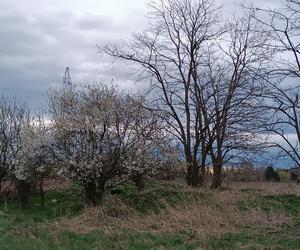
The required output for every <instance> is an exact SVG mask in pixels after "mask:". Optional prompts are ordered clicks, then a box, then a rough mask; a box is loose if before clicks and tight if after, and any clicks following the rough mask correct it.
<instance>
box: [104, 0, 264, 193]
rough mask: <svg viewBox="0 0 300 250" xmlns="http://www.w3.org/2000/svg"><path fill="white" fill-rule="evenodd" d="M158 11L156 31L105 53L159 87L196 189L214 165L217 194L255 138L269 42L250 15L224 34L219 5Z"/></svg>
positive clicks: (157, 95) (168, 5) (189, 2)
mask: <svg viewBox="0 0 300 250" xmlns="http://www.w3.org/2000/svg"><path fill="white" fill-rule="evenodd" d="M150 7H151V8H152V10H153V12H151V15H150V25H149V29H147V30H146V31H145V32H144V33H141V34H138V35H136V36H135V37H134V39H133V41H132V42H131V43H129V44H125V45H124V46H123V47H120V46H113V45H107V46H105V47H103V48H101V50H102V51H104V52H105V53H107V54H108V55H110V56H112V57H114V58H116V59H122V60H127V61H130V62H133V63H135V64H137V65H139V66H140V69H141V72H142V74H143V76H145V77H148V79H150V80H151V84H152V85H151V86H152V91H153V93H154V95H153V96H154V103H155V104H156V106H154V108H156V109H157V110H160V111H162V112H163V114H164V117H165V118H166V119H165V120H166V122H167V123H168V124H169V132H170V133H172V134H173V135H174V136H175V137H176V138H177V139H178V140H179V141H180V142H181V144H182V147H183V151H184V154H185V160H186V165H187V175H186V177H187V183H188V185H192V186H198V185H201V184H202V183H203V181H204V175H205V167H206V165H207V163H208V161H209V160H211V161H212V163H213V166H214V178H213V184H212V187H213V188H217V187H219V186H220V185H221V175H222V166H223V163H224V159H225V158H226V156H227V154H228V152H229V151H230V150H232V149H237V148H246V141H247V140H249V139H250V138H251V137H253V134H252V135H251V133H250V128H251V126H250V125H251V122H253V117H254V116H255V117H257V113H258V110H257V109H256V107H257V105H256V103H257V102H258V100H257V97H258V96H259V94H258V92H260V91H261V89H260V85H259V82H261V81H259V78H257V77H256V75H257V74H258V72H257V71H258V69H259V68H262V62H263V61H264V60H265V57H266V55H264V52H265V51H267V50H264V51H263V46H262V45H263V44H264V43H265V39H266V38H265V36H261V35H260V36H258V32H255V31H254V28H253V27H252V26H253V25H254V24H253V22H252V21H251V20H250V17H249V15H246V16H247V17H245V18H236V19H235V20H233V21H232V22H230V24H228V26H227V27H217V25H219V22H218V19H217V13H218V12H217V8H216V7H215V6H214V2H213V1H211V0H202V1H193V0H186V1H179V0H167V1H160V2H159V4H151V5H150ZM256 125H257V123H256ZM242 142H243V143H242ZM199 169H201V171H200V172H199Z"/></svg>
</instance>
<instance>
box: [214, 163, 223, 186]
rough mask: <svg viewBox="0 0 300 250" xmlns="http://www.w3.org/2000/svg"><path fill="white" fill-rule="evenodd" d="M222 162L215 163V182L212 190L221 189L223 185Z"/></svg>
mask: <svg viewBox="0 0 300 250" xmlns="http://www.w3.org/2000/svg"><path fill="white" fill-rule="evenodd" d="M222 165H223V163H222V160H220V159H219V160H217V161H216V162H215V163H213V170H214V173H213V180H212V184H211V188H212V189H217V188H220V187H221V185H222Z"/></svg>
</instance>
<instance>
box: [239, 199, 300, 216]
mask: <svg viewBox="0 0 300 250" xmlns="http://www.w3.org/2000/svg"><path fill="white" fill-rule="evenodd" d="M239 207H240V209H241V210H243V211H248V210H249V209H250V208H255V207H256V208H260V209H262V210H263V211H265V212H283V213H286V214H289V215H292V216H299V215H300V197H298V196H296V195H268V196H255V197H251V198H250V199H249V200H247V199H244V200H242V201H241V202H239Z"/></svg>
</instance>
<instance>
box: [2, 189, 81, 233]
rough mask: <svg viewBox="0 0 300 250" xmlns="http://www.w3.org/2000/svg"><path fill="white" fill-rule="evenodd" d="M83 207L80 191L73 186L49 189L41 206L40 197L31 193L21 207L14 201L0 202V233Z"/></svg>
mask: <svg viewBox="0 0 300 250" xmlns="http://www.w3.org/2000/svg"><path fill="white" fill-rule="evenodd" d="M83 208H84V200H83V197H82V194H81V191H80V189H79V188H78V187H76V186H74V187H71V188H68V189H66V190H58V191H49V192H47V193H46V196H45V206H44V207H41V201H40V197H39V196H38V195H32V196H31V197H30V200H29V203H28V204H27V205H26V206H24V207H23V208H22V209H21V208H20V206H19V205H18V203H16V202H8V203H7V204H3V203H2V204H0V233H1V232H3V231H8V230H10V229H13V228H15V227H21V226H22V227H25V226H26V225H31V224H36V223H47V222H53V221H54V220H56V219H58V218H60V217H67V216H75V215H78V214H80V212H81V211H82V209H83Z"/></svg>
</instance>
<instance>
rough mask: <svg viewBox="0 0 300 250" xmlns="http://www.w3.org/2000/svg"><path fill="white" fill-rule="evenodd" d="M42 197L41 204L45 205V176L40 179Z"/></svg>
mask: <svg viewBox="0 0 300 250" xmlns="http://www.w3.org/2000/svg"><path fill="white" fill-rule="evenodd" d="M40 197H41V206H42V207H45V192H44V186H43V178H42V179H41V181H40Z"/></svg>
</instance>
